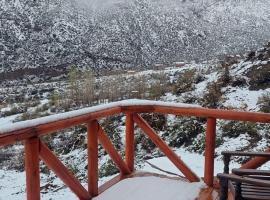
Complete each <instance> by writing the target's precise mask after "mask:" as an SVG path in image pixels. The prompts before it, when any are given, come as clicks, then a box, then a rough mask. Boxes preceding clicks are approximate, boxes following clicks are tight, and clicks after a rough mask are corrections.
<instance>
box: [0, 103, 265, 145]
mask: <svg viewBox="0 0 270 200" xmlns="http://www.w3.org/2000/svg"><path fill="white" fill-rule="evenodd" d="M121 112H136V113H147V112H153V113H164V114H174V115H181V116H194V117H205V118H216V119H226V120H238V121H251V122H261V123H270V114H269V113H258V112H243V111H232V110H222V109H207V108H199V107H174V106H161V105H138V106H116V107H113V106H112V107H111V108H109V107H108V108H106V109H105V110H101V111H97V112H91V113H88V114H85V115H81V116H76V117H73V118H67V119H63V120H56V121H54V122H50V123H46V124H36V125H35V126H30V127H27V128H25V129H20V128H18V129H17V130H14V131H11V132H3V131H1V129H0V133H1V135H0V146H4V145H8V144H12V143H15V142H16V141H21V140H25V139H28V138H31V137H33V136H39V135H43V134H49V133H52V132H55V131H57V130H60V129H64V128H69V127H72V126H75V125H78V124H82V123H86V122H88V121H89V120H93V119H98V118H101V117H106V116H109V115H114V114H119V113H121Z"/></svg>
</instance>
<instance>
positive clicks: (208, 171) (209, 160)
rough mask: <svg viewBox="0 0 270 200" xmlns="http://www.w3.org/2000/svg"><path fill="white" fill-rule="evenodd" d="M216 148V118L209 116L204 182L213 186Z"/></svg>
mask: <svg viewBox="0 0 270 200" xmlns="http://www.w3.org/2000/svg"><path fill="white" fill-rule="evenodd" d="M215 148H216V119H215V118H208V119H207V128H206V137H205V154H204V157H205V164H204V182H205V183H206V184H207V185H208V186H209V187H212V186H213V183H214V161H215Z"/></svg>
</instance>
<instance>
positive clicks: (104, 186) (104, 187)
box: [98, 174, 125, 194]
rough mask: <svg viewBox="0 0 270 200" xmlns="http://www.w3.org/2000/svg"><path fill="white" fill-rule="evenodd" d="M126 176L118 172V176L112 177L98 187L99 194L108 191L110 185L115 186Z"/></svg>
mask: <svg viewBox="0 0 270 200" xmlns="http://www.w3.org/2000/svg"><path fill="white" fill-rule="evenodd" d="M124 178H125V177H124V176H123V175H121V174H118V175H117V176H115V177H113V178H112V179H110V180H109V181H107V182H106V183H104V184H102V185H101V186H100V187H99V188H98V194H101V193H103V192H104V191H106V190H107V189H109V188H110V187H112V186H114V185H115V184H117V183H118V182H120V181H121V180H123V179H124Z"/></svg>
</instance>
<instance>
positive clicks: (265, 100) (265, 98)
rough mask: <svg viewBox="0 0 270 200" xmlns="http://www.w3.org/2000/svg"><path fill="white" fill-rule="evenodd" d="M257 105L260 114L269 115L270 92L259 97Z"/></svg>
mask: <svg viewBox="0 0 270 200" xmlns="http://www.w3.org/2000/svg"><path fill="white" fill-rule="evenodd" d="M257 105H258V106H259V108H260V111H261V112H265V113H270V92H266V93H264V94H263V95H262V96H260V97H259V99H258V102H257Z"/></svg>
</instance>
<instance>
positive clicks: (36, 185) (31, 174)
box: [25, 137, 40, 200]
mask: <svg viewBox="0 0 270 200" xmlns="http://www.w3.org/2000/svg"><path fill="white" fill-rule="evenodd" d="M38 155H39V139H38V138H36V137H35V138H30V139H28V140H26V141H25V172H26V194H27V200H40V174H39V157H38Z"/></svg>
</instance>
